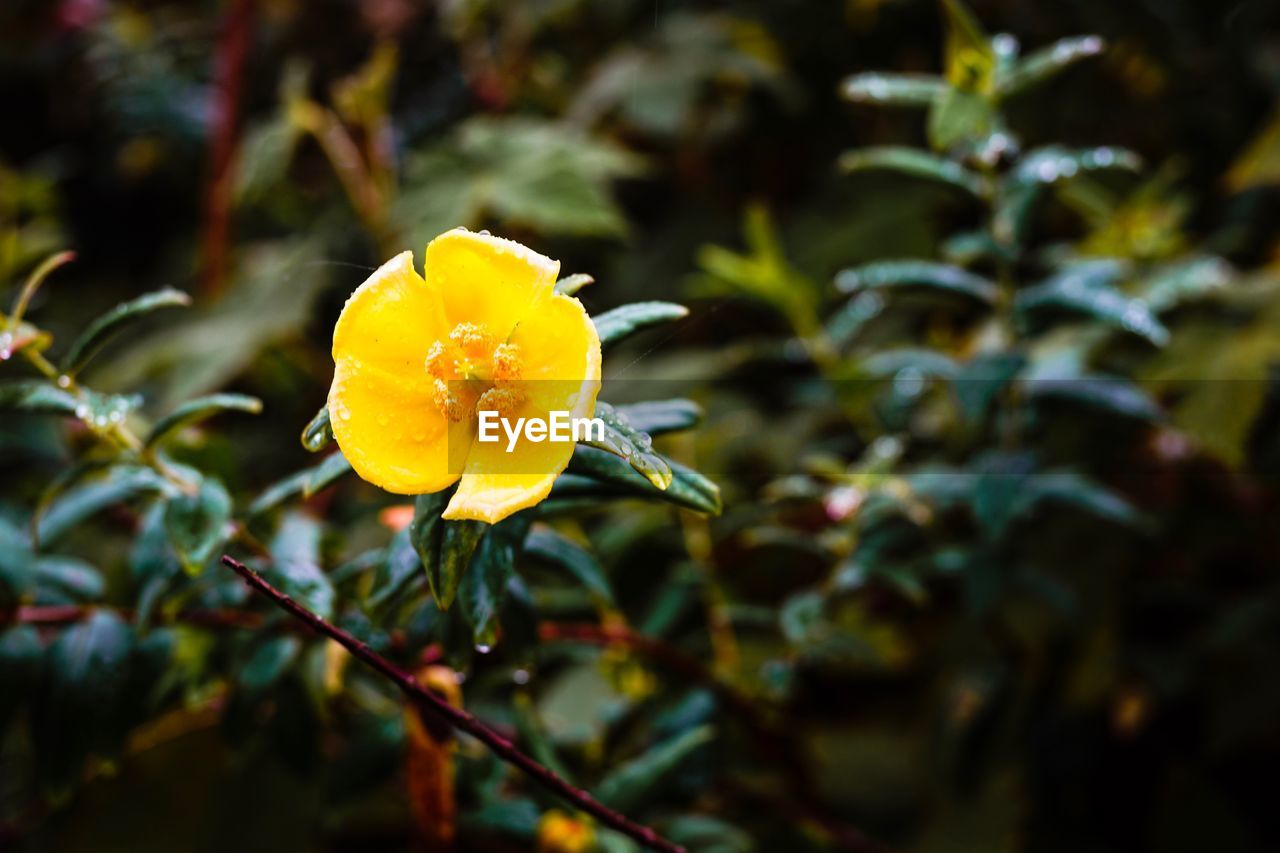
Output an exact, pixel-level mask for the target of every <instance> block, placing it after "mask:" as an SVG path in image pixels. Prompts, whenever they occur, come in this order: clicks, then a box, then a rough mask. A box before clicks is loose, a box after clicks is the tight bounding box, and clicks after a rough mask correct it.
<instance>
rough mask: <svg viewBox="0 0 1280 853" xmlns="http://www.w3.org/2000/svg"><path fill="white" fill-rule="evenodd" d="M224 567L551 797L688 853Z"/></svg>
mask: <svg viewBox="0 0 1280 853" xmlns="http://www.w3.org/2000/svg"><path fill="white" fill-rule="evenodd" d="M222 562H223V563H224V564H226V565H227V566H228V567H229V568H230V569H232V570H233V571H234V572H235V573H236V574H238V575H240V577H241V578H243V579H244V581H245V583H247V584H248V585H249V587H250V588H251V589H253V590H254V591H255V592H258V593H261V594H262V595H263V596H265V597H266V598H269V599H270V600H271V602H272V603H273V604H275V605H276V606H277V607H279V608H280V609H282V610H284V611H285V612H286V613H288V614H290V615H291V616H293V617H295V618H297V619H298V620H299V621H301V622H302V623H303V624H305V625H307V627H309V628H311V629H312V630H314V631H316V632H317V633H319V634H323V635H325V636H326V637H329V638H330V639H331V640H334V641H335V642H337V643H339V644H340V645H342V646H343V647H344V648H345V649H346V650H347V651H349V652H351V654H352V656H353V657H355V658H356V659H358V660H359V661H361V662H362V663H364V664H366V665H368V666H370V667H372V668H373V669H376V670H377V671H378V672H380V673H382V674H383V675H385V676H386V677H387V678H388V679H390V680H391V682H392V683H393V684H395V685H396V687H398V688H400V692H402V693H404V695H405V696H406V697H408V698H409V699H410V700H412V701H413V702H414V703H416V704H417V706H418V707H419V708H420V709H421V710H422V711H424V712H425V713H427V714H430V715H433V716H435V717H436V718H439V719H443V720H444V721H445V722H447V723H449V724H450V725H451V726H453V727H454V728H455V729H458V730H459V731H463V732H466V733H467V734H469V735H471V736H472V737H473V738H475V739H476V740H478V741H480V742H481V743H483V744H484V745H485V746H487V747H489V749H490V750H492V751H493V753H494V754H495V755H497V756H498V757H499V758H501V759H502V760H503V761H506V762H507V763H508V764H513V765H515V766H516V767H518V768H520V769H521V770H523V771H524V772H525V773H527V774H528V775H529V776H530V777H532V778H533V779H534V781H536V782H538V783H539V784H540V785H542V786H543V787H545V788H547V789H548V790H550V791H554V792H555V793H557V794H559V795H560V796H561V797H563V798H564V799H565V800H567V801H569V802H570V803H572V804H573V805H574V806H576V807H577V808H578V809H581V810H582V811H584V812H586V813H587V814H590V815H591V816H593V817H594V818H595V819H596V820H598V821H600V822H601V823H603V824H604V825H605V826H608V827H611V828H612V829H615V830H617V831H618V832H621V833H622V834H623V835H626V836H629V837H630V838H633V839H635V840H636V841H638V842H639V843H641V844H643V845H644V846H646V847H648V848H650V849H652V850H661V851H664V853H683V851H684V848H683V847H680V846H679V845H676V844H672V843H671V842H670V841H667V840H666V839H665V838H663V837H662V836H660V835H658V833H656V832H654V831H653V830H652V829H650V828H649V827H647V826H641V825H640V824H638V823H635V822H633V821H631V820H629V819H628V818H627V817H625V816H624V815H622V814H620V813H618V812H616V811H614V810H613V809H611V808H609V807H608V806H606V805H604V804H603V803H601V802H600V801H599V800H597V799H596V798H595V797H593V796H591V795H590V794H588V793H587V792H586V791H582V790H580V789H578V788H575V787H573V786H572V785H570V784H569V783H568V782H566V781H564V780H563V779H561V778H560V777H559V776H557V775H556V774H555V773H553V772H552V771H550V770H548V769H547V768H546V767H544V766H542V765H541V764H539V763H538V762H536V761H534V760H533V759H532V758H530V757H529V756H527V755H525V754H524V753H523V752H521V751H520V750H518V749H516V747H515V744H513V743H512V742H511V741H510V740H508V739H507V738H505V737H503V736H502V735H500V734H498V732H496V731H495V730H493V729H492V728H490V727H489V726H488V725H487V724H485V723H483V722H481V721H480V720H478V719H476V718H475V717H474V716H472V715H471V714H470V713H468V712H467V711H464V710H462V709H461V708H455V707H454V706H452V705H450V704H449V703H448V702H447V701H445V700H444V699H442V698H441V697H439V696H437V695H436V694H435V693H433V692H431V691H430V690H428V689H427V688H426V687H423V686H422V684H421V683H419V682H418V680H417V679H416V678H414V677H413V676H412V675H410V674H409V673H407V672H405V671H404V670H402V669H400V668H399V667H397V666H396V665H395V664H393V663H391V661H389V660H387V659H386V658H384V657H383V656H382V655H380V654H378V653H377V652H375V651H374V650H373V649H371V648H369V647H368V646H366V645H365V644H364V643H362V642H360V641H359V640H357V639H356V638H355V637H353V636H351V635H350V634H348V633H347V632H346V631H343V630H342V629H341V628H338V627H337V626H335V625H332V624H330V623H329V622H327V621H325V620H324V619H321V618H320V617H319V616H317V615H316V614H314V613H312V612H311V611H310V610H308V609H307V608H305V607H303V606H302V605H301V604H298V602H296V601H294V600H293V599H292V598H290V597H289V596H287V595H285V594H284V593H283V592H280V591H279V590H278V589H276V588H275V587H273V586H272V585H271V584H269V583H267V582H266V581H265V580H263V578H262V576H261V575H259V574H258V573H257V572H255V571H253V570H252V569H250V568H249V567H248V566H246V565H244V564H243V563H241V562H238V561H237V560H233V559H231V558H230V557H227V556H224V557H223V558H222Z"/></svg>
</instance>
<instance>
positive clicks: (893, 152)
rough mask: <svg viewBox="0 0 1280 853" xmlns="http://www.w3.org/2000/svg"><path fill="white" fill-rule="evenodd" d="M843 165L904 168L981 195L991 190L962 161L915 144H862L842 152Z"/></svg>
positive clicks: (851, 168) (857, 168) (858, 169)
mask: <svg viewBox="0 0 1280 853" xmlns="http://www.w3.org/2000/svg"><path fill="white" fill-rule="evenodd" d="M839 165H840V168H841V170H843V171H844V172H847V173H848V172H869V171H875V170H885V171H890V172H901V173H903V174H905V175H910V176H912V177H915V178H924V179H926V180H930V181H937V182H939V183H943V184H947V185H949V186H953V187H956V188H958V189H962V190H964V191H965V192H966V193H969V194H970V195H972V196H975V197H977V198H984V197H985V196H986V194H987V191H986V188H985V186H984V184H983V181H982V177H981V176H980V175H978V174H977V173H976V172H971V171H969V170H968V169H966V168H965V167H964V166H961V165H960V164H959V163H956V162H954V161H952V160H948V159H946V158H945V157H939V156H937V155H936V154H930V153H929V152H927V151H918V150H916V149H915V148H899V147H895V146H883V147H872V148H859V149H856V150H853V151H846V152H845V153H843V154H841V155H840V160H839Z"/></svg>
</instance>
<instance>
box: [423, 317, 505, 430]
mask: <svg viewBox="0 0 1280 853" xmlns="http://www.w3.org/2000/svg"><path fill="white" fill-rule="evenodd" d="M425 366H426V370H427V373H428V374H429V375H430V376H431V378H432V382H433V391H432V401H433V402H434V403H435V405H436V408H437V409H439V410H440V412H441V414H443V415H444V416H445V417H447V418H448V419H449V420H450V421H453V422H458V421H461V420H463V419H464V418H466V417H468V416H469V415H471V414H473V413H474V412H475V411H478V410H481V409H483V410H486V411H497V412H499V413H500V414H502V415H504V416H505V415H507V414H510V413H512V412H514V411H515V409H516V408H517V407H519V405H520V404H521V403H523V402H524V400H525V396H524V394H522V393H521V392H520V390H519V389H518V388H515V387H512V386H511V384H510V383H512V382H514V381H516V380H518V379H519V378H520V372H521V363H520V348H519V347H518V346H516V345H515V344H513V343H501V344H496V345H495V339H494V336H493V335H492V334H490V332H489V331H488V329H486V328H485V327H484V326H482V325H479V324H476V323H459V324H458V325H456V326H454V327H453V330H452V331H450V332H449V336H448V339H447V341H444V340H437V341H436V342H435V343H433V344H432V345H431V349H430V350H429V351H428V352H427V358H426V365H425Z"/></svg>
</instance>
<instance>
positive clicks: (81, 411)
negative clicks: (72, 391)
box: [76, 403, 89, 420]
mask: <svg viewBox="0 0 1280 853" xmlns="http://www.w3.org/2000/svg"><path fill="white" fill-rule="evenodd" d="M76 417H77V418H79V419H80V420H84V419H85V418H87V417H89V407H88V406H86V405H84V404H83V403H81V404H80V405H79V406H76Z"/></svg>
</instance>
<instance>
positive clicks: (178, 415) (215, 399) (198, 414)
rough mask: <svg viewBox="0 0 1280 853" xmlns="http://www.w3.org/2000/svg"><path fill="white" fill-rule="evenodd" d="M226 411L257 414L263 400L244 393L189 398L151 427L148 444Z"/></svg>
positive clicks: (150, 444)
mask: <svg viewBox="0 0 1280 853" xmlns="http://www.w3.org/2000/svg"><path fill="white" fill-rule="evenodd" d="M226 411H238V412H250V413H251V414H255V415H256V414H257V413H258V412H261V411H262V401H261V400H259V399H258V398H257V397H249V396H246V395H244V394H210V395H209V396H207V397H197V398H196V399H194V400H189V401H187V402H185V403H183V404H182V405H181V406H179V407H178V408H176V409H174V410H173V411H172V412H170V413H169V414H168V415H166V416H165V417H163V418H161V419H160V420H159V421H158V422H157V423H156V425H155V426H154V427H152V428H151V432H150V433H148V434H147V440H146V446H147V447H155V446H156V445H157V444H159V443H160V442H162V441H164V440H165V439H166V438H168V437H169V436H170V435H172V434H173V433H175V432H177V431H178V430H180V429H182V428H183V427H187V426H190V425H191V424H194V423H196V422H198V421H202V420H204V419H205V418H211V417H213V416H214V415H216V414H219V413H221V412H226Z"/></svg>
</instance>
